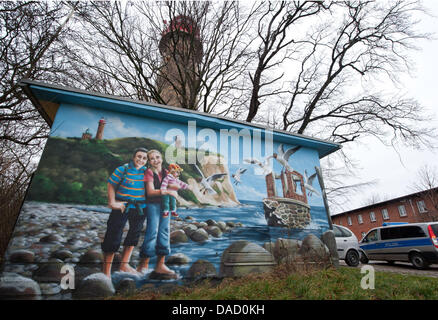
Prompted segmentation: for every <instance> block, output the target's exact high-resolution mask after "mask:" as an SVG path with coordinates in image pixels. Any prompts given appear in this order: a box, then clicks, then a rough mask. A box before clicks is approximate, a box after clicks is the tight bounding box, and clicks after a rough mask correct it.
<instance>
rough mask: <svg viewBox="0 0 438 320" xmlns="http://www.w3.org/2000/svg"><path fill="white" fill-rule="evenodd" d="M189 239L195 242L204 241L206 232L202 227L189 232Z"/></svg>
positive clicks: (206, 236) (206, 235)
mask: <svg viewBox="0 0 438 320" xmlns="http://www.w3.org/2000/svg"><path fill="white" fill-rule="evenodd" d="M190 239H192V240H193V241H196V242H204V241H207V240H208V233H207V231H205V230H204V229H197V230H196V231H195V232H193V233H191V234H190Z"/></svg>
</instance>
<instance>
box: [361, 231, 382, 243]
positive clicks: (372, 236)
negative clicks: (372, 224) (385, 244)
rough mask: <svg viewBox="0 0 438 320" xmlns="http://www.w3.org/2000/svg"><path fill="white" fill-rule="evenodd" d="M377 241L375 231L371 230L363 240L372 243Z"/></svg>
mask: <svg viewBox="0 0 438 320" xmlns="http://www.w3.org/2000/svg"><path fill="white" fill-rule="evenodd" d="M377 240H379V239H378V237H377V230H373V231H371V232H370V233H368V235H367V236H366V238H365V239H364V242H373V241H377Z"/></svg>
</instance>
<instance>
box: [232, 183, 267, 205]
mask: <svg viewBox="0 0 438 320" xmlns="http://www.w3.org/2000/svg"><path fill="white" fill-rule="evenodd" d="M235 190H236V193H237V197H238V198H241V199H242V200H257V201H261V200H262V199H264V198H266V194H265V193H263V192H260V191H257V190H256V189H255V188H254V187H250V186H246V185H244V184H239V185H238V186H236V187H235ZM241 195H244V196H243V197H242V196H241Z"/></svg>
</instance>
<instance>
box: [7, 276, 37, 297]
mask: <svg viewBox="0 0 438 320" xmlns="http://www.w3.org/2000/svg"><path fill="white" fill-rule="evenodd" d="M9 299H13V300H16V299H23V300H40V299H41V290H40V286H39V285H38V283H37V282H36V281H34V280H32V279H30V278H25V277H23V276H20V275H19V274H16V273H12V272H5V273H3V275H2V277H1V278H0V300H9Z"/></svg>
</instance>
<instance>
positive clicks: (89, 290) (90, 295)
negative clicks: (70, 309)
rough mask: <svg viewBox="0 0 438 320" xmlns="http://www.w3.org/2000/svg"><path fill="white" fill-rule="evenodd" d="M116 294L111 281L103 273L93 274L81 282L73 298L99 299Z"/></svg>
mask: <svg viewBox="0 0 438 320" xmlns="http://www.w3.org/2000/svg"><path fill="white" fill-rule="evenodd" d="M115 292H116V290H115V289H114V286H113V283H112V282H111V279H109V278H108V277H107V276H106V275H104V274H103V273H93V274H91V275H89V276H88V277H86V278H84V279H83V280H82V281H81V282H80V284H79V286H78V288H77V289H76V290H74V291H73V296H74V298H76V299H97V298H105V297H110V296H112V295H114V294H115Z"/></svg>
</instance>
